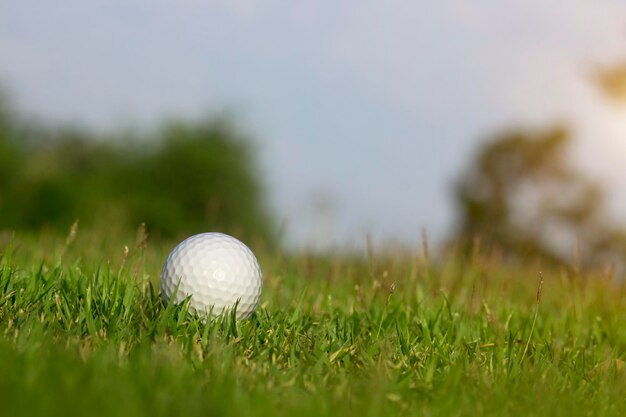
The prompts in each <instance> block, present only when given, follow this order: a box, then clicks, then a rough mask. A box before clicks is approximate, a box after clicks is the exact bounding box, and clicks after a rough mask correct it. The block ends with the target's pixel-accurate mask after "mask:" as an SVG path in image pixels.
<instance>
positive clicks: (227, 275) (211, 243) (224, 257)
mask: <svg viewBox="0 0 626 417" xmlns="http://www.w3.org/2000/svg"><path fill="white" fill-rule="evenodd" d="M262 287H263V278H262V274H261V268H260V267H259V263H258V262H257V260H256V258H255V257H254V254H253V253H252V251H251V250H250V249H249V248H248V247H247V246H246V245H244V244H243V243H241V242H240V241H239V240H237V239H235V238H234V237H232V236H228V235H225V234H223V233H202V234H199V235H195V236H191V237H189V238H187V239H185V240H184V241H182V242H181V243H179V244H178V246H176V247H175V248H174V250H173V251H172V252H171V253H170V254H169V256H168V257H167V260H166V261H165V265H164V266H163V271H162V272H161V293H162V296H163V299H164V300H165V302H166V303H167V302H169V300H170V298H171V297H172V295H174V294H175V298H174V302H175V303H180V302H181V301H183V300H184V299H185V298H186V297H187V296H189V295H190V296H191V299H190V304H189V310H190V311H192V312H197V313H198V314H205V315H208V314H209V313H210V312H211V311H212V312H213V314H214V315H218V314H221V313H222V312H223V311H225V310H230V309H232V308H233V307H235V305H237V318H238V319H245V318H247V317H248V316H249V315H250V314H252V312H253V311H254V310H255V309H256V306H257V304H258V303H259V298H260V297H261V289H262ZM237 303H238V304H237Z"/></svg>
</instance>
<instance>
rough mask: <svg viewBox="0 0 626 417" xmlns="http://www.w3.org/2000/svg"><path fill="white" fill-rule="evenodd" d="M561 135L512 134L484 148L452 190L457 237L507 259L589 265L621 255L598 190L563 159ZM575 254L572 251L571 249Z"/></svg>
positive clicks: (565, 138) (560, 132)
mask: <svg viewBox="0 0 626 417" xmlns="http://www.w3.org/2000/svg"><path fill="white" fill-rule="evenodd" d="M569 142H570V139H569V135H568V132H567V130H566V129H563V128H561V127H557V128H554V129H550V130H546V131H543V132H538V133H532V132H531V133H529V132H524V131H512V132H509V133H505V134H503V135H501V136H498V137H496V138H495V139H494V140H491V141H489V142H487V143H485V144H484V146H483V147H482V148H481V149H480V150H479V152H478V154H477V156H476V159H475V160H474V161H473V163H472V165H471V166H470V167H469V169H468V170H467V171H466V172H464V173H463V175H462V177H461V179H460V180H459V181H458V183H457V185H456V188H455V199H456V203H457V207H458V212H459V214H460V216H459V217H460V223H459V225H458V233H459V234H460V235H462V236H463V237H464V238H465V240H466V241H468V240H470V239H474V238H476V237H478V238H479V239H480V241H481V242H482V244H483V247H486V248H493V247H497V248H498V249H499V250H501V251H503V252H505V253H506V254H507V255H522V256H529V255H531V256H537V257H540V258H544V259H549V260H552V261H556V262H561V261H564V260H566V259H568V258H570V260H571V256H570V255H571V254H572V253H573V252H574V251H575V250H578V251H580V253H579V254H578V255H577V256H584V257H585V259H583V261H585V262H590V263H592V262H594V261H595V260H596V259H599V257H600V256H601V254H602V253H607V251H608V250H609V249H611V250H615V249H616V248H618V247H619V248H621V249H620V250H623V248H622V246H621V245H622V244H623V242H622V239H623V237H622V232H620V231H618V230H617V228H615V227H607V225H606V222H605V221H604V218H605V215H604V213H605V211H604V209H603V206H604V198H603V193H602V190H601V188H600V187H599V186H598V185H597V184H595V183H594V182H592V181H590V180H589V179H588V178H586V177H585V176H584V175H582V174H581V173H580V172H578V171H577V170H576V169H575V168H574V167H572V166H571V164H569V163H568V159H567V154H566V151H567V146H568V144H569ZM576 248H577V249H576Z"/></svg>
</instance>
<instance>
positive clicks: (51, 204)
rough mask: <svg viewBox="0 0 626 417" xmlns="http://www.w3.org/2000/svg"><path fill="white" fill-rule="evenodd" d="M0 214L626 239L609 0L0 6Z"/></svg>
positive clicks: (570, 251) (620, 243)
mask: <svg viewBox="0 0 626 417" xmlns="http://www.w3.org/2000/svg"><path fill="white" fill-rule="evenodd" d="M0 86H1V91H2V93H1V94H0V229H2V230H5V231H12V230H20V231H28V232H33V233H41V232H42V231H45V230H62V231H66V230H68V228H69V227H70V225H71V224H72V223H73V222H74V221H75V219H80V223H81V226H82V225H86V226H95V227H111V225H117V226H119V227H123V228H124V227H127V228H133V230H134V228H136V227H137V226H138V225H139V224H141V223H145V224H146V226H147V228H148V230H149V232H150V234H151V236H153V237H159V236H164V237H171V238H174V237H180V236H184V235H186V234H190V233H195V232H200V231H205V230H223V231H227V232H230V233H233V234H236V235H238V236H242V237H250V238H253V237H254V238H261V239H263V240H265V241H267V242H270V243H272V244H280V245H283V246H284V247H286V248H288V249H302V248H305V249H311V250H317V251H327V250H331V249H336V248H344V249H355V248H357V249H358V248H361V247H363V246H364V245H365V242H366V241H367V239H366V236H370V237H371V240H372V241H373V242H376V244H377V245H381V246H386V245H391V244H393V245H401V246H404V247H417V246H419V245H421V241H422V238H423V235H424V232H423V231H426V234H427V235H428V236H429V239H430V241H431V242H432V243H433V245H443V244H446V243H447V242H472V245H474V247H475V246H476V244H477V241H480V242H482V243H481V245H482V247H497V248H499V251H500V252H501V253H503V254H505V255H506V254H520V253H522V254H524V255H525V256H526V255H533V256H535V255H536V256H540V257H542V258H546V259H552V260H555V261H557V262H560V261H563V260H568V262H569V261H572V259H575V260H578V261H580V262H585V263H597V262H609V263H610V262H611V261H610V259H615V258H617V259H619V258H620V257H622V259H624V256H625V255H626V238H625V236H626V234H625V233H624V223H625V221H626V192H625V191H626V3H624V2H589V1H567V2H565V1H562V2H549V3H547V2H543V1H535V0H532V1H526V2H520V3H517V4H514V5H511V4H503V3H502V2H497V1H476V2H471V3H468V2H464V1H444V2H434V3H433V2H430V3H428V2H412V1H399V0H392V1H388V2H384V4H383V3H381V2H371V1H345V2H341V3H337V2H331V1H319V2H274V1H269V2H268V1H264V2H261V1H257V0H233V1H217V2H201V1H195V0H186V1H182V0H181V1H171V2H161V1H153V0H151V1H148V0H133V1H108V2H83V1H77V0H68V1H64V2H43V1H33V0H25V1H20V2H3V3H2V4H0Z"/></svg>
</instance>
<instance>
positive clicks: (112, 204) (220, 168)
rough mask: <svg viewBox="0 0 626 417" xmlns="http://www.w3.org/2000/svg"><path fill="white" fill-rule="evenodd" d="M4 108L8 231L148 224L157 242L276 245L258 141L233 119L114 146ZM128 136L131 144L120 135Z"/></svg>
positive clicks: (0, 164) (3, 209)
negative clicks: (227, 237) (254, 240)
mask: <svg viewBox="0 0 626 417" xmlns="http://www.w3.org/2000/svg"><path fill="white" fill-rule="evenodd" d="M18 119H19V117H16V115H15V114H14V112H12V111H11V109H9V108H8V106H7V105H6V100H5V102H4V105H0V229H5V230H7V229H9V230H14V229H22V230H23V229H29V230H35V231H37V230H39V229H41V228H42V227H47V228H53V229H67V228H68V227H69V225H71V224H72V223H73V222H74V221H75V220H76V219H79V220H80V222H81V224H82V225H84V224H87V225H91V224H95V223H97V224H104V225H105V226H106V225H108V224H111V223H112V222H113V223H115V224H116V226H121V227H137V226H138V225H139V224H141V223H145V224H146V225H147V227H148V230H149V231H151V232H152V233H153V234H154V233H156V234H161V235H165V236H175V235H182V234H188V233H194V232H201V231H207V230H221V231H225V232H230V233H235V234H237V235H243V236H246V237H259V238H263V239H266V240H268V241H271V240H272V238H273V236H272V230H273V227H272V219H271V216H270V213H269V212H268V211H267V209H266V206H265V201H264V190H263V184H262V181H261V176H260V173H259V169H258V164H257V160H256V154H255V152H254V146H253V144H252V142H251V141H250V140H249V139H248V138H246V137H245V135H242V134H241V133H240V132H238V131H237V129H235V128H234V127H233V125H232V123H229V122H228V121H227V120H223V119H219V118H218V119H212V118H208V119H206V120H202V121H198V122H171V123H168V124H165V125H164V126H163V127H162V128H160V129H157V130H156V131H155V133H153V134H150V135H147V134H146V135H145V136H149V137H139V138H138V137H134V138H133V139H130V138H128V139H126V138H123V137H117V138H114V139H107V138H106V137H102V135H99V134H95V133H93V132H89V131H87V130H81V129H76V128H42V127H41V126H36V125H35V124H33V123H28V122H24V121H23V120H21V121H19V122H18V121H17V120H18ZM118 136H123V135H118Z"/></svg>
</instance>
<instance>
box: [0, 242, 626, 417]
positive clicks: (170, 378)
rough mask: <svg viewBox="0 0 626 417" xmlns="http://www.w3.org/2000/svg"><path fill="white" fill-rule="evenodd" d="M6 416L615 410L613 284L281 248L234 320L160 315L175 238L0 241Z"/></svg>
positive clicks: (559, 274) (622, 400)
mask: <svg viewBox="0 0 626 417" xmlns="http://www.w3.org/2000/svg"><path fill="white" fill-rule="evenodd" d="M0 242H2V243H1V244H0V252H1V254H2V255H1V260H0V335H1V337H0V399H1V400H2V406H3V414H4V415H7V416H21V415H24V416H33V415H62V416H72V415H95V416H99V415H102V416H105V415H110V416H126V415H128V416H151V417H153V416H172V415H184V416H196V415H198V416H200V415H202V416H207V415H217V416H219V415H229V416H233V415H242V416H261V415H268V416H275V415H294V416H306V415H310V416H323V415H333V416H340V415H355V416H363V417H364V416H382V415H402V416H409V415H426V416H428V415H430V416H444V415H445V416H447V415H454V416H461V415H468V416H469V415H471V416H485V415H519V416H529V415H546V416H548V415H550V416H558V415H564V416H583V415H588V416H598V415H615V416H624V415H625V414H626V394H625V393H626V369H624V367H625V366H624V361H625V360H626V326H625V323H626V286H625V284H624V283H623V282H620V281H617V280H615V279H614V278H610V277H607V276H605V275H603V274H602V273H601V272H597V273H594V272H577V270H576V268H558V269H557V268H544V267H542V266H541V265H540V264H538V263H535V262H528V263H527V264H524V265H521V264H519V263H514V262H508V263H506V264H505V263H504V262H503V261H501V260H498V258H497V257H496V256H490V257H487V256H479V255H474V256H469V257H468V258H466V259H459V258H456V257H453V256H451V255H441V257H440V258H437V259H429V258H428V257H427V256H424V254H422V253H421V252H420V253H410V252H404V251H402V252H397V253H394V254H388V253H387V254H385V253H382V252H381V253H378V252H376V251H372V252H370V253H369V254H363V255H362V256H355V255H353V256H349V255H337V254H334V255H327V256H321V255H317V256H316V255H313V254H300V255H293V254H292V255H289V254H287V253H282V252H276V251H273V250H269V249H265V248H263V247H262V246H261V245H255V244H254V243H252V244H250V246H251V247H252V249H253V250H254V251H255V252H256V253H257V255H258V258H259V262H260V264H261V266H262V269H263V271H264V290H263V296H262V300H261V305H260V306H259V308H258V309H257V311H256V313H255V314H253V315H252V316H251V318H250V319H248V320H246V321H243V322H237V321H236V320H234V318H233V316H225V317H222V318H219V319H216V320H212V321H208V322H203V321H202V320H200V319H198V318H196V317H194V316H191V315H190V314H187V312H186V310H185V306H184V305H181V306H174V305H164V304H163V302H162V301H161V297H160V294H159V283H158V280H159V273H160V268H161V266H162V263H163V261H164V259H165V256H166V255H167V253H168V251H169V250H170V249H171V248H172V247H173V246H174V244H175V242H167V241H161V240H158V239H155V240H154V241H153V240H152V239H147V240H146V239H145V235H144V234H143V233H142V232H140V233H138V236H137V237H136V238H135V237H132V238H131V237H108V235H106V234H104V232H103V231H99V232H98V231H79V232H78V233H77V234H74V233H71V234H70V236H69V238H68V239H66V238H65V237H60V236H56V235H54V234H42V235H40V236H35V237H33V236H21V235H20V234H17V235H15V236H12V237H10V236H8V235H6V234H5V235H3V237H2V239H0Z"/></svg>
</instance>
